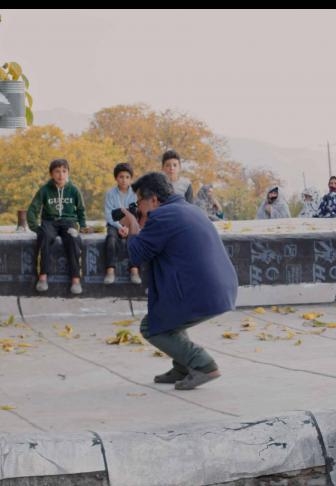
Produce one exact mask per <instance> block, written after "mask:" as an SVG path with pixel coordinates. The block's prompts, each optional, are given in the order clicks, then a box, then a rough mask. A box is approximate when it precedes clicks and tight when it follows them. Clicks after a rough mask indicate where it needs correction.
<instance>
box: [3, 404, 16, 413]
mask: <svg viewBox="0 0 336 486" xmlns="http://www.w3.org/2000/svg"><path fill="white" fill-rule="evenodd" d="M0 410H5V411H6V412H10V411H11V410H15V407H13V406H12V405H0Z"/></svg>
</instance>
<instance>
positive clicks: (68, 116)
mask: <svg viewBox="0 0 336 486" xmlns="http://www.w3.org/2000/svg"><path fill="white" fill-rule="evenodd" d="M91 118H92V115H88V114H86V113H75V112H74V111H70V110H66V109H65V108H55V109H53V110H42V111H36V112H35V113H34V125H51V124H52V125H57V126H58V127H60V128H62V130H63V131H64V132H65V133H74V134H79V133H81V132H83V131H84V130H86V129H87V128H89V124H90V121H91Z"/></svg>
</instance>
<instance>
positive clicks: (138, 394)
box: [126, 392, 147, 397]
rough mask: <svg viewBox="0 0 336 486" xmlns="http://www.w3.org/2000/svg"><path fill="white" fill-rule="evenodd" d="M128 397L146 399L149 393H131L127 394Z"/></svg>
mask: <svg viewBox="0 0 336 486" xmlns="http://www.w3.org/2000/svg"><path fill="white" fill-rule="evenodd" d="M126 395H127V396H128V397H145V396H146V395H147V393H144V392H139V393H136V392H129V393H126Z"/></svg>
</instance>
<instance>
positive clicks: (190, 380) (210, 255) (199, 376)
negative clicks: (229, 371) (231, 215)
mask: <svg viewBox="0 0 336 486" xmlns="http://www.w3.org/2000/svg"><path fill="white" fill-rule="evenodd" d="M132 188H133V190H134V192H135V193H136V194H137V200H138V210H139V212H140V213H141V215H142V218H145V223H144V224H143V225H142V229H141V230H140V228H139V225H138V222H137V220H136V218H135V217H134V216H133V215H132V214H131V213H130V212H129V211H127V209H123V212H124V213H125V218H124V220H123V224H125V225H127V226H128V227H129V236H128V251H129V254H130V257H131V259H132V261H133V262H134V264H135V265H139V266H140V265H142V264H144V263H148V266H149V272H148V273H149V277H148V279H149V283H148V315H147V316H145V317H144V318H143V320H142V322H141V326H140V331H141V333H142V335H143V336H144V338H145V339H147V340H148V341H149V342H150V343H151V344H153V345H154V346H156V347H157V348H159V349H160V350H161V351H163V352H165V353H166V354H167V355H168V356H170V357H171V358H172V359H173V368H172V369H171V370H169V371H168V372H167V373H164V374H162V375H157V376H155V378H154V381H155V382H156V383H175V388H176V389H178V390H190V389H193V388H195V387H196V386H198V385H201V384H203V383H206V382H207V381H210V380H212V379H214V378H217V377H219V376H220V372H219V370H218V367H217V364H216V362H215V361H214V359H213V358H212V357H211V356H210V355H209V354H208V353H207V352H206V351H205V350H204V349H203V348H202V347H201V346H199V345H197V344H195V343H193V342H192V341H191V340H190V339H189V336H188V334H187V331H186V330H187V329H188V328H189V327H191V326H194V325H196V324H198V323H200V322H202V321H204V320H207V319H210V318H212V317H214V316H216V315H218V314H222V313H223V312H226V311H230V310H233V309H234V307H235V301H236V296H237V286H238V283H237V275H236V272H235V269H234V267H233V265H232V263H231V261H230V258H229V256H228V254H227V252H226V250H225V248H224V245H223V242H222V240H221V238H220V237H219V235H218V233H217V231H216V229H215V228H214V226H213V224H212V223H211V221H210V220H209V218H208V217H207V216H206V215H205V214H204V212H203V211H202V210H201V209H200V208H198V207H197V206H195V205H192V204H189V203H188V202H187V201H186V200H185V199H184V197H183V196H181V195H178V194H174V190H173V187H172V185H171V184H170V183H169V181H168V179H167V178H166V177H165V175H164V174H162V173H157V172H150V173H148V174H145V175H144V176H142V177H140V179H138V180H137V181H136V182H135V183H133V184H132Z"/></svg>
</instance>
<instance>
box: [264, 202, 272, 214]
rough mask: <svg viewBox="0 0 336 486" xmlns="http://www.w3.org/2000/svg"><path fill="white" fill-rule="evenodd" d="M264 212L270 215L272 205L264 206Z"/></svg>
mask: <svg viewBox="0 0 336 486" xmlns="http://www.w3.org/2000/svg"><path fill="white" fill-rule="evenodd" d="M265 211H266V213H268V214H269V215H270V214H271V212H272V205H271V204H266V206H265Z"/></svg>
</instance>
